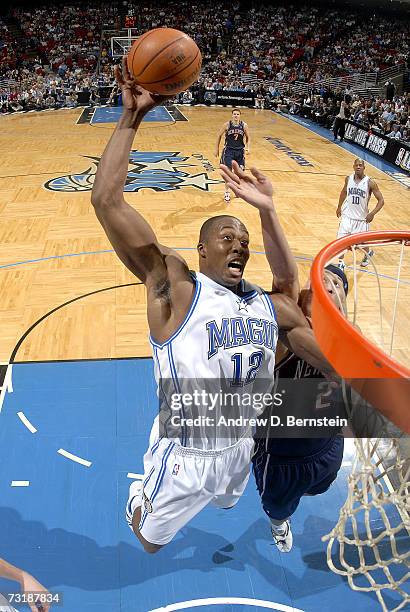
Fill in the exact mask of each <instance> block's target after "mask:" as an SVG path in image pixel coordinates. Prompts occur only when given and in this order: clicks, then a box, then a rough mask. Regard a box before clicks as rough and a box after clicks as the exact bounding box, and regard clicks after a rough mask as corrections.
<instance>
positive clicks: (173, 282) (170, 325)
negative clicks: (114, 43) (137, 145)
mask: <svg viewBox="0 0 410 612" xmlns="http://www.w3.org/2000/svg"><path fill="white" fill-rule="evenodd" d="M115 76H116V79H117V82H118V84H119V86H120V87H121V91H122V96H123V105H124V109H123V113H122V116H121V118H120V120H119V122H118V124H117V127H116V129H115V131H114V133H113V135H112V137H111V139H110V141H109V143H108V145H107V147H106V148H105V151H104V153H103V156H102V158H101V162H100V164H99V166H98V170H97V174H96V177H95V182H94V186H93V191H92V196H91V203H92V205H93V206H94V209H95V212H96V215H97V217H98V220H99V221H100V223H101V225H102V226H103V228H104V230H105V233H106V234H107V236H108V239H109V240H110V242H111V244H112V246H113V247H114V249H115V252H116V253H117V255H118V257H119V258H120V259H121V261H122V262H123V263H124V264H125V265H126V266H127V268H128V269H129V270H130V271H131V272H132V273H133V274H135V276H137V277H138V278H139V279H141V281H142V282H143V283H144V284H145V285H146V287H147V294H148V295H147V301H148V323H149V326H150V329H151V333H152V335H153V336H154V338H155V339H156V340H157V341H160V342H163V341H165V340H167V339H168V337H169V336H170V335H172V333H173V332H174V331H175V329H177V328H178V326H179V324H180V323H181V322H182V320H183V319H184V317H185V315H186V312H187V311H188V308H189V305H190V302H191V299H192V295H193V291H194V288H193V282H192V279H191V277H190V274H189V269H188V266H187V264H186V262H185V260H184V259H183V258H182V257H181V256H180V255H179V254H178V253H176V252H175V251H173V250H172V249H170V248H168V247H165V246H163V245H161V244H159V242H158V240H157V237H156V235H155V233H154V231H153V229H152V227H151V226H150V224H149V223H147V221H146V220H145V219H144V217H143V216H142V215H141V214H140V213H139V212H138V211H136V210H135V209H134V208H133V207H132V206H130V205H129V204H127V202H126V201H125V200H124V184H125V180H126V176H127V173H128V162H129V154H130V150H131V147H132V143H133V140H134V137H135V134H136V131H137V129H138V126H139V125H140V123H141V121H142V119H143V117H144V115H145V114H146V113H147V112H148V111H149V110H150V109H151V108H153V107H154V106H156V105H157V104H158V103H159V102H161V100H163V98H162V97H161V96H154V95H153V94H151V93H149V92H148V91H146V90H145V89H143V88H142V87H140V86H138V85H137V84H136V82H135V80H133V79H132V78H131V75H130V73H129V71H128V68H127V65H126V59H125V58H124V59H123V65H122V72H121V71H120V69H119V68H118V67H117V68H116V75H115Z"/></svg>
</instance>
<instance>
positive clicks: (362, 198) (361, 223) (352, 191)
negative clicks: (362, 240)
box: [336, 158, 384, 270]
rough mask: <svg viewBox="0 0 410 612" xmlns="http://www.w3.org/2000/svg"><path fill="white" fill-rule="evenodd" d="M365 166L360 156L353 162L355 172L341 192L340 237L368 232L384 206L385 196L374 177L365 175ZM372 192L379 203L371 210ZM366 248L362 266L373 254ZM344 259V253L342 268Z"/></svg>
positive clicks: (337, 211)
mask: <svg viewBox="0 0 410 612" xmlns="http://www.w3.org/2000/svg"><path fill="white" fill-rule="evenodd" d="M364 168H365V165H364V161H363V160H362V159H359V158H357V159H355V160H354V163H353V170H354V172H353V174H351V175H350V176H347V177H346V179H345V184H344V186H343V189H342V191H341V192H340V196H339V204H338V206H337V210H336V215H337V216H338V217H339V218H340V225H339V230H338V232H337V237H338V238H341V237H342V236H349V235H350V234H358V233H360V232H368V231H369V223H371V222H372V221H373V219H374V217H375V215H377V213H378V212H379V211H380V210H381V209H382V208H383V206H384V198H383V196H382V194H381V191H380V189H379V187H378V186H377V184H376V182H375V181H374V180H373V179H371V178H369V177H368V176H366V175H365V173H364ZM372 194H373V195H374V197H375V198H376V200H377V204H376V207H375V208H374V209H373V210H372V211H371V212H369V200H370V196H371V195H372ZM364 250H365V251H366V253H365V255H364V257H363V260H362V262H361V264H360V265H361V266H362V267H366V266H368V265H369V258H370V257H371V256H372V255H373V251H371V250H369V247H365V248H364ZM343 259H344V254H341V255H340V256H339V267H340V268H341V269H342V270H343V269H344V267H345V263H344V261H343Z"/></svg>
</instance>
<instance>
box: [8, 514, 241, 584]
mask: <svg viewBox="0 0 410 612" xmlns="http://www.w3.org/2000/svg"><path fill="white" fill-rule="evenodd" d="M0 528H1V539H0V556H2V555H4V557H5V558H6V559H7V560H8V561H9V562H10V563H13V565H17V566H19V567H24V569H25V570H27V571H29V572H32V573H33V574H34V575H36V576H37V577H38V578H39V579H40V578H41V581H42V582H43V583H44V584H47V586H48V588H52V587H53V586H55V585H62V586H64V585H69V586H74V587H77V588H80V589H83V590H86V591H100V590H110V589H118V588H122V587H126V586H129V585H138V584H141V583H144V582H146V581H152V579H153V576H161V575H167V574H172V573H174V572H179V571H181V570H190V569H191V570H197V571H201V572H210V571H213V570H214V569H215V564H214V563H213V562H212V556H213V554H214V553H215V551H216V550H219V549H221V548H223V547H224V546H227V545H228V544H229V542H228V541H227V540H225V538H224V537H222V536H219V535H216V534H211V533H209V532H206V531H202V530H200V529H195V528H192V527H187V528H185V529H183V531H182V534H181V535H179V536H178V537H177V538H176V539H175V540H174V541H173V542H172V543H171V544H169V545H168V546H167V547H166V548H165V549H164V550H163V551H160V552H159V553H158V554H156V555H147V554H146V553H145V552H144V551H143V550H142V548H141V547H140V544H139V543H138V542H137V541H135V544H134V543H132V544H129V543H127V542H124V541H121V542H119V543H118V544H117V545H115V546H100V545H99V544H98V543H97V542H96V541H95V540H93V539H92V538H89V537H87V536H84V535H80V534H77V533H73V532H69V531H66V530H65V529H60V528H56V529H48V527H47V526H46V525H45V524H44V523H43V522H41V521H35V520H34V521H31V520H29V521H27V520H24V519H23V518H22V517H21V515H20V514H19V513H18V512H17V511H16V510H14V509H12V508H4V507H3V508H0ZM176 559H177V562H176V563H171V562H170V561H172V560H176ZM245 564H246V561H245V562H242V561H240V560H236V561H235V566H236V567H235V569H238V570H243V569H244V568H245ZM118 570H119V571H118Z"/></svg>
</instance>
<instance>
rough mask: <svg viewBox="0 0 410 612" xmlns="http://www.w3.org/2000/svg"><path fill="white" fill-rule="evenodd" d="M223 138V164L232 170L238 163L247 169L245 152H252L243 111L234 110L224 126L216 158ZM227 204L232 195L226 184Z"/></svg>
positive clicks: (216, 150)
mask: <svg viewBox="0 0 410 612" xmlns="http://www.w3.org/2000/svg"><path fill="white" fill-rule="evenodd" d="M222 136H225V144H224V148H223V151H222V156H221V164H224V165H225V166H227V167H228V168H229V169H231V168H232V162H233V161H236V162H237V164H238V165H239V167H240V168H242V170H244V169H245V152H246V154H249V151H250V136H249V129H248V126H247V124H246V123H245V122H244V121H241V111H240V110H239V109H238V108H234V109H233V111H232V119H231V120H230V121H227V122H226V123H224V124H223V126H222V128H221V130H220V132H219V134H218V138H217V140H216V149H215V157H219V144H220V142H221V138H222ZM224 199H225V202H229V201H230V199H231V194H230V192H229V188H228V186H227V184H226V183H225V195H224Z"/></svg>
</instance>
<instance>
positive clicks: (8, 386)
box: [0, 363, 13, 413]
mask: <svg viewBox="0 0 410 612" xmlns="http://www.w3.org/2000/svg"><path fill="white" fill-rule="evenodd" d="M0 365H6V366H7V370H6V373H5V375H4V381H3V386H2V387H1V388H0V413H1V410H2V408H3V402H4V398H5V397H6V391H8V392H9V393H13V381H12V373H13V366H12V365H11V364H10V363H2V364H0Z"/></svg>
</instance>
